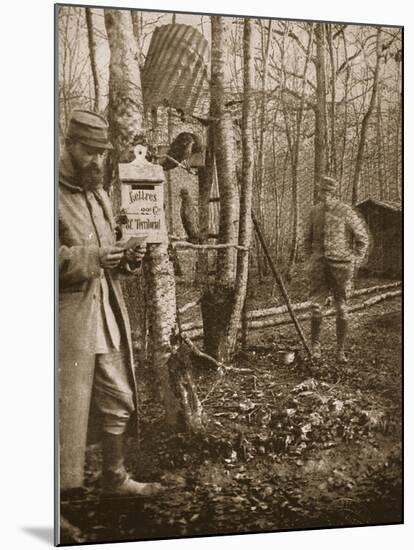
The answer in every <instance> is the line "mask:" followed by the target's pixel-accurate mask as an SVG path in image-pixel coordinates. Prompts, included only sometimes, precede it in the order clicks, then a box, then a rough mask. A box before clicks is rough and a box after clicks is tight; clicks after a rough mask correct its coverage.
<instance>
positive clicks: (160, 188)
mask: <svg viewBox="0 0 414 550" xmlns="http://www.w3.org/2000/svg"><path fill="white" fill-rule="evenodd" d="M145 153H146V148H145V147H143V146H142V145H137V147H135V157H136V158H135V159H134V160H133V161H132V162H129V163H120V164H119V177H120V180H121V209H122V213H123V214H124V216H123V218H124V220H125V221H126V223H123V224H122V234H123V239H125V238H126V239H128V238H129V237H145V238H146V242H147V243H165V242H167V241H168V236H167V229H166V224H165V212H164V170H163V169H162V167H161V166H160V165H159V164H152V163H151V162H148V161H147V160H146V159H145Z"/></svg>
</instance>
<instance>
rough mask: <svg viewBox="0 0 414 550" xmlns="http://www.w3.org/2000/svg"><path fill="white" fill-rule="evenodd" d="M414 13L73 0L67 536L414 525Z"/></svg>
mask: <svg viewBox="0 0 414 550" xmlns="http://www.w3.org/2000/svg"><path fill="white" fill-rule="evenodd" d="M402 80H403V27H402V26H395V25H386V24H384V25H381V26H378V25H373V24H363V23H345V22H334V21H329V22H328V21H326V22H325V21H308V20H292V19H278V18H268V17H266V16H263V17H257V16H256V17H254V18H253V17H248V16H240V15H237V16H233V15H214V14H207V13H204V14H202V13H184V12H181V11H178V10H177V11H160V10H139V9H135V8H127V7H125V8H108V7H99V6H84V5H77V4H56V5H55V86H56V94H55V96H56V102H55V146H56V186H55V188H56V242H58V243H59V249H58V250H56V258H57V259H58V261H57V262H56V290H57V295H58V299H57V298H56V301H57V303H56V311H57V319H56V320H57V331H56V338H57V346H56V370H55V372H56V376H55V388H56V392H55V394H56V397H55V409H56V413H55V414H56V418H55V426H56V434H55V441H56V444H55V463H56V473H55V544H56V545H59V546H60V545H73V544H88V543H104V542H119V541H141V540H160V539H166V538H167V539H168V538H177V537H179V538H180V537H200V536H210V535H231V534H243V533H265V532H277V531H286V530H289V531H291V530H303V529H324V528H332V527H352V526H370V525H371V526H372V525H392V524H400V523H402V522H403V484H402V482H403V465H402V445H403V440H402V266H403V253H402V250H403V248H402V243H403V233H402V227H403V223H402V215H403V205H402V195H403V193H402V189H403V173H402V158H403V147H402V136H403V132H402V126H403V124H402V122H403V104H402Z"/></svg>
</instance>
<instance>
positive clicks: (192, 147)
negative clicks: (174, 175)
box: [161, 132, 202, 170]
mask: <svg viewBox="0 0 414 550" xmlns="http://www.w3.org/2000/svg"><path fill="white" fill-rule="evenodd" d="M201 150H202V148H201V143H200V139H199V138H198V137H197V136H196V135H195V134H192V133H191V132H181V134H178V136H177V137H176V138H175V139H174V141H173V142H172V143H171V145H170V148H169V149H168V153H167V157H166V158H165V160H163V161H162V162H161V165H162V167H163V168H164V170H173V169H174V168H177V164H176V163H175V162H174V161H173V160H171V158H172V159H175V160H176V161H177V162H179V163H180V164H183V165H184V166H187V167H188V168H189V166H188V163H189V160H190V157H191V155H193V154H194V153H200V152H201ZM168 157H171V158H168Z"/></svg>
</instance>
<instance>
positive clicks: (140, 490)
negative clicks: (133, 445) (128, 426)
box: [102, 433, 163, 497]
mask: <svg viewBox="0 0 414 550" xmlns="http://www.w3.org/2000/svg"><path fill="white" fill-rule="evenodd" d="M124 439H125V438H124V435H123V434H121V435H113V434H110V433H104V437H103V441H102V445H103V447H102V450H103V471H102V478H103V490H104V493H105V494H106V495H111V496H121V497H122V496H130V497H134V496H139V497H153V496H156V495H158V494H159V493H160V492H161V491H162V490H163V487H162V485H161V484H160V483H141V482H139V481H135V480H134V479H132V478H131V477H130V476H129V475H128V473H127V471H126V469H125V465H124Z"/></svg>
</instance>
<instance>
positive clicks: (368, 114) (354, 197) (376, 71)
mask: <svg viewBox="0 0 414 550" xmlns="http://www.w3.org/2000/svg"><path fill="white" fill-rule="evenodd" d="M376 51H377V59H376V63H375V69H374V82H373V86H372V93H371V99H370V102H369V106H368V109H367V111H366V113H365V115H364V117H363V119H362V125H361V134H360V138H359V143H358V152H357V158H356V161H355V172H354V177H353V181H352V204H356V203H357V202H358V186H359V178H360V175H361V171H362V162H363V158H364V149H365V141H366V137H367V130H368V123H369V119H370V118H371V114H372V111H373V109H374V106H375V101H376V98H377V93H378V81H379V72H380V61H381V27H378V30H377V43H376Z"/></svg>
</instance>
